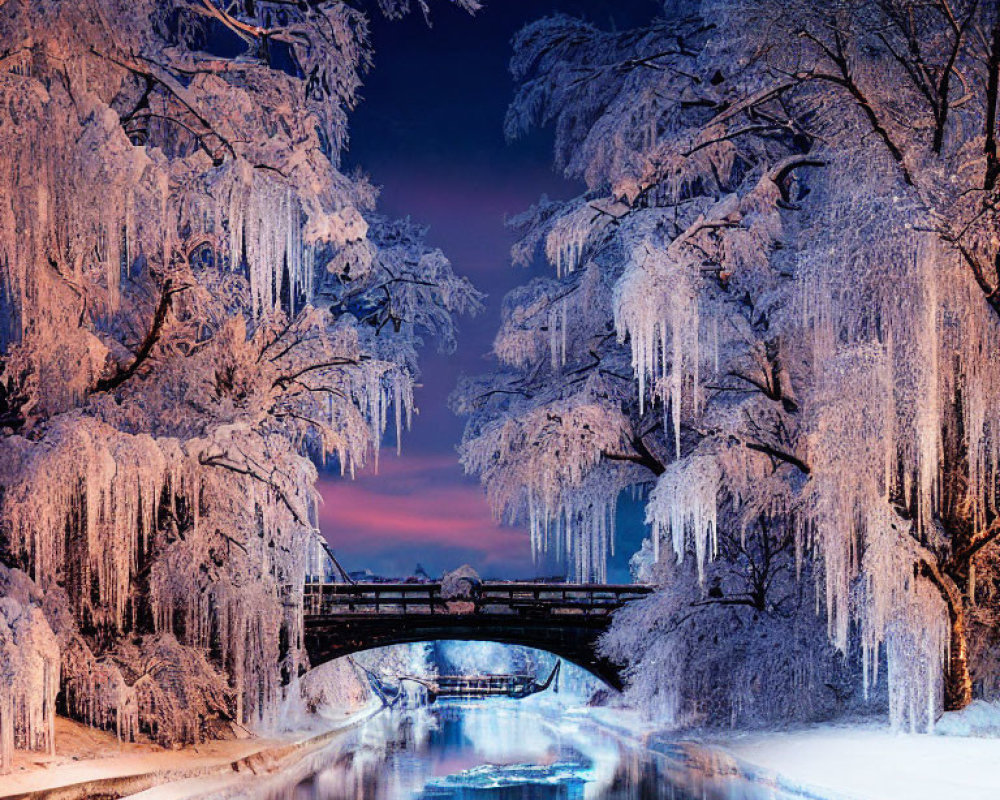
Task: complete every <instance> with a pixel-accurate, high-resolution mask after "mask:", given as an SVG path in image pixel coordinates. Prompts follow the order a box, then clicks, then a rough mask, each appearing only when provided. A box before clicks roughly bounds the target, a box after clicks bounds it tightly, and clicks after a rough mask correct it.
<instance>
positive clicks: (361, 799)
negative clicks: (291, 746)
mask: <svg viewBox="0 0 1000 800" xmlns="http://www.w3.org/2000/svg"><path fill="white" fill-rule="evenodd" d="M720 767H723V769H722V770H721V772H723V773H728V774H723V775H719V774H716V773H717V772H718V771H719V768H720ZM259 790H260V791H259V793H258V796H259V797H261V798H264V799H265V800H346V799H347V798H350V799H351V800H584V799H586V800H605V799H606V798H614V799H615V800H780V799H781V798H782V797H783V796H782V795H780V794H779V793H776V792H775V790H774V789H773V787H772V788H765V787H754V786H751V785H749V784H746V783H744V782H743V781H741V780H739V779H738V778H737V777H736V776H735V775H734V774H733V770H732V765H731V764H728V765H727V764H719V763H717V761H713V759H712V758H709V757H708V754H706V753H704V752H703V751H698V750H697V749H696V748H690V747H688V748H682V749H679V750H678V751H677V752H676V753H673V754H671V755H670V756H669V757H667V756H664V755H659V754H655V753H652V752H650V751H648V750H645V749H642V748H635V747H633V746H630V745H627V744H625V743H623V742H621V741H620V740H618V739H617V738H616V737H613V736H610V735H608V734H606V733H603V732H601V731H599V730H597V729H595V728H594V727H593V726H591V725H590V724H587V723H586V722H583V723H582V724H581V723H580V722H573V721H568V720H566V719H565V718H561V715H560V713H559V711H558V708H557V707H546V706H544V705H535V704H528V703H525V704H519V702H518V701H509V700H499V699H491V700H485V701H477V702H455V703H451V702H442V703H438V704H436V705H434V706H432V707H430V708H420V709H409V710H405V709H401V710H393V711H383V712H381V713H379V714H376V715H375V716H374V717H372V718H371V719H369V720H368V721H366V722H365V723H363V724H362V725H360V726H358V727H357V728H355V729H353V730H351V731H350V732H348V733H346V734H345V735H344V736H343V737H341V738H339V739H338V740H337V741H336V742H335V743H334V744H333V745H332V746H331V747H330V748H328V749H327V750H325V751H323V752H322V753H319V754H317V755H316V756H314V757H313V758H312V759H310V760H308V761H307V762H305V763H303V764H301V765H299V767H298V768H297V769H295V770H293V771H292V772H290V773H288V774H284V775H281V776H279V777H278V779H269V780H267V781H265V782H263V783H262V784H261V785H259Z"/></svg>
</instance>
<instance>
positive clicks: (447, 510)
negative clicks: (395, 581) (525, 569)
mask: <svg viewBox="0 0 1000 800" xmlns="http://www.w3.org/2000/svg"><path fill="white" fill-rule="evenodd" d="M319 490H320V495H321V496H322V498H323V503H322V505H321V506H320V511H319V523H320V529H321V530H322V532H323V534H324V536H325V537H326V539H327V540H328V541H329V542H330V543H331V545H333V547H334V548H335V549H336V550H337V551H338V552H344V553H357V554H359V555H367V554H372V553H376V552H382V553H385V552H391V550H392V549H393V548H406V547H409V548H412V547H417V546H419V547H421V548H426V549H427V550H429V551H430V550H434V549H438V548H450V549H460V550H464V551H469V552H471V553H473V554H475V555H476V556H477V559H478V560H480V563H482V564H490V563H501V562H512V561H521V562H524V563H527V562H529V561H530V558H531V556H530V546H529V542H528V536H527V532H526V531H524V530H523V529H521V528H511V527H506V526H502V525H500V524H498V523H497V521H496V520H495V519H494V518H493V516H492V514H491V512H490V509H489V507H488V505H487V503H486V498H485V497H484V496H483V492H482V489H481V488H480V487H479V486H478V485H477V484H474V483H471V482H469V481H468V479H466V478H464V477H463V476H462V474H461V468H460V467H459V466H458V465H457V464H456V462H455V458H454V457H453V456H452V457H448V456H416V455H410V456H406V455H404V456H403V457H402V458H395V457H390V458H386V459H385V460H383V462H382V463H381V464H380V466H379V474H378V475H375V474H372V473H365V474H363V475H360V476H359V477H358V478H357V479H356V480H354V481H352V480H347V479H345V480H339V479H336V478H328V479H323V480H321V481H320V485H319Z"/></svg>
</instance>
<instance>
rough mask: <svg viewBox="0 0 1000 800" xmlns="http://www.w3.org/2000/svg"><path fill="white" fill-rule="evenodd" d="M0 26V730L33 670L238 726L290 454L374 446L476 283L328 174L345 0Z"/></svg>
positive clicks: (299, 485)
mask: <svg viewBox="0 0 1000 800" xmlns="http://www.w3.org/2000/svg"><path fill="white" fill-rule="evenodd" d="M459 4H460V5H462V6H463V7H466V8H468V9H469V10H474V8H475V7H476V3H475V2H473V0H462V1H461V2H460V3H459ZM409 5H410V4H409V3H408V2H405V1H404V2H381V3H379V7H380V8H381V10H382V12H384V13H387V14H389V15H396V14H402V13H405V12H406V11H408V9H409ZM419 6H420V8H421V9H422V10H424V11H426V7H425V5H424V3H422V2H421V3H419ZM0 40H2V42H3V45H2V48H0V98H2V102H0V127H2V129H3V130H4V132H5V133H4V134H3V135H2V137H0V187H2V188H0V387H2V388H0V430H2V432H3V434H4V435H3V436H2V437H0V530H2V539H0V544H2V552H3V561H4V563H5V564H6V565H7V566H8V567H11V568H15V567H16V568H18V569H12V570H10V574H9V575H8V576H7V577H5V578H4V581H5V582H4V583H3V584H2V585H3V586H4V587H6V586H8V585H9V586H13V587H20V588H18V589H17V591H16V592H14V594H13V595H12V600H10V601H8V600H6V599H2V597H0V602H3V603H5V605H4V606H3V607H4V614H3V618H4V626H5V627H3V628H0V654H2V656H0V667H2V669H3V671H4V674H5V680H4V681H3V683H4V689H3V697H2V702H0V753H2V755H3V757H4V758H5V759H6V758H7V757H8V756H9V753H10V748H11V746H18V747H21V746H25V747H34V746H42V745H47V746H51V744H52V742H51V733H50V728H49V727H48V726H49V725H50V724H51V715H52V713H53V711H54V706H55V701H56V696H55V691H56V688H57V687H61V694H60V695H59V703H60V704H61V705H62V706H63V707H64V708H65V710H66V711H67V712H68V713H70V714H71V715H73V716H75V717H77V718H81V719H84V720H86V721H88V722H90V723H92V724H95V725H100V726H103V727H108V728H114V729H116V730H117V731H118V733H119V735H120V736H123V737H131V736H133V735H134V734H135V733H136V732H138V731H144V732H146V733H148V734H149V735H151V736H152V737H153V738H155V739H157V740H158V741H162V742H165V743H176V742H183V741H196V740H198V739H200V738H202V737H204V736H206V735H212V734H213V732H214V727H213V726H215V725H217V724H218V722H219V721H225V720H232V721H233V722H235V723H236V724H239V725H250V724H253V723H255V722H258V721H261V720H264V719H266V717H267V716H268V715H269V714H270V713H271V712H272V711H273V709H274V708H275V706H276V702H277V701H278V700H279V699H280V696H281V694H282V692H283V687H284V686H285V685H287V684H288V683H289V681H290V680H291V679H292V678H293V677H295V676H296V675H297V674H298V673H299V672H300V671H301V670H302V669H303V668H304V666H305V661H304V654H303V652H302V649H301V631H300V624H301V622H300V620H301V613H300V610H299V609H300V607H301V603H300V598H301V586H302V582H303V577H304V570H305V557H306V554H307V550H308V547H307V544H308V542H309V537H311V536H313V535H315V533H314V532H315V523H316V515H315V504H316V497H315V492H314V489H313V484H314V481H315V477H316V471H315V468H314V466H313V463H312V461H311V460H310V457H312V458H325V457H327V456H332V457H334V458H336V459H337V461H338V462H339V465H340V467H341V469H342V470H345V471H349V472H350V471H353V470H354V469H355V468H356V466H358V465H360V464H362V463H363V462H364V461H365V460H366V459H367V458H370V457H371V456H372V455H373V454H375V453H377V451H378V446H379V442H380V440H381V438H382V435H383V433H384V431H385V429H386V426H387V424H388V423H389V421H390V420H391V419H392V418H394V419H395V425H396V428H397V441H398V437H399V429H400V428H402V427H404V426H405V425H406V424H407V423H408V420H409V414H410V409H411V407H412V395H411V387H412V385H413V381H414V380H415V378H416V377H417V359H416V351H417V348H418V346H419V344H420V343H421V336H423V335H425V334H428V335H432V336H435V337H438V338H439V339H440V340H441V341H442V343H443V346H448V345H449V344H450V343H451V342H452V339H453V333H454V331H453V324H452V314H454V313H458V312H464V311H471V310H475V309H476V307H477V306H478V304H479V296H478V294H477V293H476V291H475V290H474V289H473V288H472V287H471V286H470V285H469V283H468V282H467V281H465V280H464V279H461V278H458V277H456V276H455V275H454V274H453V273H452V271H451V268H450V265H449V264H448V261H447V260H446V259H445V258H444V256H443V255H442V254H441V253H440V252H439V251H437V250H433V249H431V248H429V247H427V246H426V245H424V244H423V240H422V236H423V231H422V230H421V229H419V228H418V227H416V226H415V225H413V224H412V223H410V222H408V221H403V222H398V221H389V220H385V219H383V218H381V217H379V216H377V215H376V214H375V213H374V204H375V197H376V191H375V189H374V188H373V187H372V186H371V185H370V184H369V183H368V182H367V181H366V180H365V178H364V177H362V176H359V175H354V176H347V175H344V174H343V173H341V172H340V171H339V169H338V158H339V153H340V151H341V149H342V148H343V146H344V145H345V143H346V141H347V112H348V111H349V110H350V108H351V106H352V105H353V103H354V101H355V98H356V91H357V89H358V87H359V85H360V81H361V75H362V73H363V71H364V70H365V69H366V68H367V66H368V65H369V62H370V55H371V54H370V49H369V47H368V42H367V31H366V16H365V12H364V10H363V8H360V7H355V6H353V5H351V4H347V3H341V2H332V1H331V2H315V3H301V4H289V3H284V2H269V1H268V0H264V1H263V2H260V1H259V0H255V1H254V2H249V0H247V1H246V2H243V1H242V0H236V1H234V2H228V1H227V2H223V1H222V0H140V1H139V2H119V1H118V0H83V2H74V3H63V2H56V1H55V0H51V1H50V0H40V1H37V0H31V2H22V0H7V1H6V2H0ZM21 570H23V573H22V572H21ZM4 574H5V575H7V570H6V568H5V572H4ZM25 581H28V582H29V583H31V584H33V585H34V586H35V587H37V590H36V589H31V590H28V589H25V588H24V582H25ZM6 594H7V592H6V591H2V592H0V596H3V595H6ZM53 637H54V639H53ZM53 640H54V641H55V642H56V643H57V648H58V649H57V650H56V651H53V648H52V645H51V642H52V641H53ZM53 652H56V653H57V654H58V658H57V659H56V662H57V663H56V664H55V665H54V666H53V665H52V664H51V663H50V662H51V661H52V660H53V659H52V653H53ZM43 660H44V662H45V664H46V668H45V669H46V671H45V672H44V673H38V674H36V672H37V665H38V664H39V663H42V661H43ZM36 662H37V663H36ZM60 667H61V677H60V674H59V670H60ZM52 670H54V672H53V671H52ZM11 671H12V676H11V675H9V674H8V673H11ZM8 677H9V678H10V680H8V679H7V678H8Z"/></svg>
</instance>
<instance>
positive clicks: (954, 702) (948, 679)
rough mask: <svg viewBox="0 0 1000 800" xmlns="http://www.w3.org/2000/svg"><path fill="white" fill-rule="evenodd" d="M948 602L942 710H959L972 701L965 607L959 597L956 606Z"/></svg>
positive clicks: (947, 600)
mask: <svg viewBox="0 0 1000 800" xmlns="http://www.w3.org/2000/svg"><path fill="white" fill-rule="evenodd" d="M945 602H947V603H948V623H949V625H950V627H951V636H950V643H951V647H950V651H949V659H948V663H947V664H946V665H945V674H944V710H945V711H959V710H961V709H963V708H965V707H966V706H967V705H969V703H971V702H972V675H971V673H970V672H969V644H968V640H967V637H966V629H965V608H964V607H963V605H962V600H961V598H958V606H957V608H956V606H955V605H954V604H953V603H952V602H951V600H949V599H948V598H946V600H945Z"/></svg>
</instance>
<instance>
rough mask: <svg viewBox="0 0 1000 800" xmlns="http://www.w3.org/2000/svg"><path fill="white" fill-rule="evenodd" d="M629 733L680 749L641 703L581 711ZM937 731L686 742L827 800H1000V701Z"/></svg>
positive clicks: (820, 729) (697, 736)
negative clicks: (640, 707)
mask: <svg viewBox="0 0 1000 800" xmlns="http://www.w3.org/2000/svg"><path fill="white" fill-rule="evenodd" d="M571 713H572V714H573V715H574V716H580V717H582V718H586V719H588V720H590V721H592V722H594V723H596V724H598V725H600V726H601V727H603V728H605V729H609V730H612V731H614V732H615V733H616V734H618V735H620V736H623V737H625V738H629V739H633V740H638V741H642V742H644V743H645V744H647V745H648V746H650V747H652V748H653V749H655V750H659V751H661V752H664V753H668V754H676V753H677V752H678V750H677V746H676V745H677V740H678V738H679V737H678V735H677V733H675V732H670V731H662V730H660V731H657V730H656V726H655V724H653V723H652V722H650V721H649V720H648V719H646V718H644V716H643V715H642V714H641V713H640V712H638V711H636V710H634V709H622V708H611V707H607V708H587V709H582V708H581V709H575V710H573V711H572V712H571ZM935 730H936V734H937V735H926V734H900V733H893V732H892V731H891V730H890V728H889V727H888V725H886V724H883V723H881V722H858V723H852V724H846V723H845V724H833V723H831V724H825V725H816V726H810V727H799V728H795V729H789V730H786V731H758V732H744V733H738V732H734V733H718V732H713V733H711V734H706V733H705V732H701V733H693V734H692V733H688V734H685V735H684V736H683V739H685V740H686V742H685V743H688V744H692V745H695V746H707V747H708V748H709V749H711V750H714V751H716V752H717V754H718V755H719V758H718V759H716V760H715V764H716V766H717V767H718V768H719V769H722V770H727V769H736V770H738V771H739V772H741V773H743V774H745V775H747V776H748V777H750V778H753V779H758V780H759V781H760V782H761V783H763V784H766V785H770V786H774V787H776V788H778V789H781V790H785V791H787V792H789V793H791V794H797V795H801V796H803V797H810V798H817V800H819V798H822V800H997V798H1000V737H998V734H1000V704H990V703H986V702H983V701H976V702H975V703H973V704H972V705H970V706H969V707H968V708H967V709H965V710H964V711H961V712H952V713H948V714H945V715H944V717H943V718H942V719H941V720H940V721H939V722H938V723H937V725H936V728H935Z"/></svg>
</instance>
